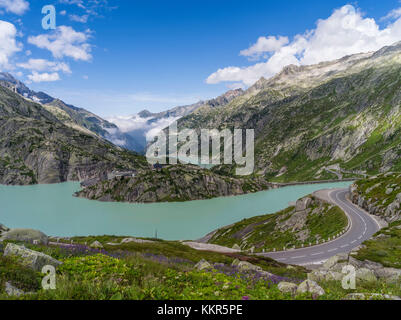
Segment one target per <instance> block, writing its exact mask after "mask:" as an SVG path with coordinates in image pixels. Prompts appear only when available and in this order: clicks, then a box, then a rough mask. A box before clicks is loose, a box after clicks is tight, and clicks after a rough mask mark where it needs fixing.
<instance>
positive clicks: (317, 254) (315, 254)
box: [311, 252, 324, 256]
mask: <svg viewBox="0 0 401 320" xmlns="http://www.w3.org/2000/svg"><path fill="white" fill-rule="evenodd" d="M321 254H324V252H317V253H313V254H311V255H312V256H319V255H321Z"/></svg>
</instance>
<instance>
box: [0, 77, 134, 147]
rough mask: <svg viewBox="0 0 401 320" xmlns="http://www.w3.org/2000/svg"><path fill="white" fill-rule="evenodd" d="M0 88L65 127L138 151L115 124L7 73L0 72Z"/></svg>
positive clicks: (130, 139) (132, 139)
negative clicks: (35, 105) (39, 108)
mask: <svg viewBox="0 0 401 320" xmlns="http://www.w3.org/2000/svg"><path fill="white" fill-rule="evenodd" d="M0 86H2V87H5V88H8V89H10V90H11V91H14V92H15V93H17V94H19V95H21V96H22V97H24V98H25V99H27V100H30V101H33V102H36V103H39V104H41V105H43V106H44V107H45V108H46V110H47V111H49V112H50V113H52V114H53V115H54V116H55V117H56V118H57V119H58V120H60V121H61V122H63V123H64V124H66V125H67V126H70V127H72V128H74V129H77V130H80V131H82V132H84V133H93V134H95V135H97V136H99V137H102V138H104V139H107V140H109V141H111V142H113V143H115V144H118V145H121V146H123V147H125V148H126V149H128V150H134V151H135V150H138V149H140V147H139V145H138V143H137V141H136V140H135V138H134V137H131V136H129V135H126V134H124V133H123V132H121V131H120V130H119V129H118V127H117V126H116V125H115V124H113V123H111V122H109V121H107V120H104V119H102V118H101V117H99V116H97V115H95V114H93V113H92V112H89V111H88V110H85V109H83V108H77V107H75V106H73V105H69V104H66V103H65V102H63V101H61V100H60V99H56V98H53V97H51V96H50V95H48V94H46V93H44V92H35V91H33V90H31V89H29V88H28V87H27V86H26V85H25V84H24V83H22V82H21V81H19V80H17V79H16V78H14V77H13V76H12V75H11V74H9V73H4V72H0ZM116 142H117V143H116Z"/></svg>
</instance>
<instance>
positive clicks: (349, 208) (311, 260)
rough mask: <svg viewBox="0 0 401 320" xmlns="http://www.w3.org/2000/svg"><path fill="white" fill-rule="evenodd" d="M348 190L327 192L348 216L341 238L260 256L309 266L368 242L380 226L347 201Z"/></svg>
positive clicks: (331, 199)
mask: <svg viewBox="0 0 401 320" xmlns="http://www.w3.org/2000/svg"><path fill="white" fill-rule="evenodd" d="M348 192H349V191H348V189H336V190H332V191H329V193H328V197H329V198H330V201H331V202H332V203H334V204H336V205H337V206H339V207H340V208H341V209H342V210H343V211H344V212H345V213H346V214H347V216H348V219H349V221H350V228H349V230H348V232H346V233H345V234H344V235H342V236H341V237H339V238H337V239H335V240H333V241H330V242H327V243H324V244H321V245H316V246H313V247H308V248H303V249H296V250H289V251H282V252H271V253H265V254H260V255H262V256H266V257H270V258H272V259H274V260H277V261H279V262H283V263H286V264H292V265H310V264H317V263H319V262H322V261H325V260H327V259H329V258H331V257H332V256H335V255H336V254H339V253H348V252H350V251H352V249H354V248H356V247H357V246H359V245H360V244H361V243H363V242H364V241H366V240H369V239H370V238H371V237H372V236H373V235H374V234H375V233H376V232H377V231H379V229H380V226H379V224H378V222H377V221H376V220H375V219H374V218H373V217H371V216H370V215H369V214H367V213H366V212H365V211H364V210H362V209H360V208H359V207H357V206H356V205H354V204H353V203H351V202H350V201H349V200H348V199H347V194H348Z"/></svg>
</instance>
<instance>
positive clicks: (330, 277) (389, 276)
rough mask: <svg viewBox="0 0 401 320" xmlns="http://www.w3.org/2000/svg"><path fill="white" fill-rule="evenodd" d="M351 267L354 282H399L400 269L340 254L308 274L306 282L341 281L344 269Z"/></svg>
mask: <svg viewBox="0 0 401 320" xmlns="http://www.w3.org/2000/svg"><path fill="white" fill-rule="evenodd" d="M347 266H352V267H354V268H355V271H356V281H357V282H358V281H362V282H370V283H374V282H376V281H377V280H381V281H384V282H387V283H398V282H400V281H401V269H394V268H385V267H384V266H383V265H381V264H380V263H376V262H372V261H369V260H366V261H361V260H357V259H355V258H353V257H352V256H351V255H348V254H340V255H337V256H334V257H332V258H330V259H329V260H328V261H326V263H324V265H323V266H322V267H320V268H318V269H316V270H314V271H312V272H311V273H309V274H308V280H312V281H316V282H320V281H341V280H342V279H343V278H344V276H345V274H346V273H347V272H345V273H343V270H344V267H347Z"/></svg>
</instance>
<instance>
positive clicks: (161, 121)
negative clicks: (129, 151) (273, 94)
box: [107, 89, 244, 152]
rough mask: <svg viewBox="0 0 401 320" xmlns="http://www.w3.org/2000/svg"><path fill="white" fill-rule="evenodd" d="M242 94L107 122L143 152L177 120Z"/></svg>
mask: <svg viewBox="0 0 401 320" xmlns="http://www.w3.org/2000/svg"><path fill="white" fill-rule="evenodd" d="M242 94H244V91H243V90H242V89H237V90H230V91H228V92H226V93H225V94H223V95H221V96H219V97H217V98H215V99H212V100H208V101H199V102H197V103H195V104H191V105H187V106H180V107H175V108H172V109H170V110H167V111H163V112H159V113H152V112H150V111H148V110H143V111H141V112H139V113H137V114H134V115H132V116H115V117H109V118H107V120H108V121H110V122H112V123H114V124H116V125H117V126H118V128H119V129H120V131H122V132H123V133H124V134H126V135H128V136H130V137H132V138H133V139H134V140H135V141H136V142H137V143H138V144H139V145H140V146H141V148H140V149H137V150H136V151H138V152H144V151H145V149H146V145H147V141H150V140H152V138H153V137H154V136H155V135H156V134H157V133H158V132H159V131H161V130H163V129H165V128H166V127H168V126H169V125H170V124H172V123H174V122H175V121H177V120H178V119H180V118H182V117H185V116H187V115H190V114H193V113H196V112H198V111H199V110H212V109H214V108H219V107H222V106H225V105H226V104H228V103H230V102H231V101H232V100H233V99H235V98H237V97H239V96H241V95H242Z"/></svg>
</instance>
